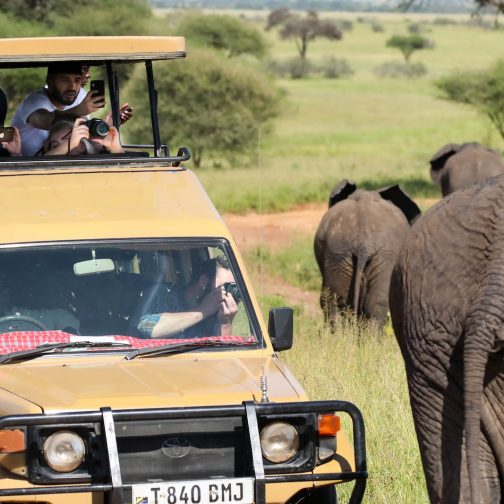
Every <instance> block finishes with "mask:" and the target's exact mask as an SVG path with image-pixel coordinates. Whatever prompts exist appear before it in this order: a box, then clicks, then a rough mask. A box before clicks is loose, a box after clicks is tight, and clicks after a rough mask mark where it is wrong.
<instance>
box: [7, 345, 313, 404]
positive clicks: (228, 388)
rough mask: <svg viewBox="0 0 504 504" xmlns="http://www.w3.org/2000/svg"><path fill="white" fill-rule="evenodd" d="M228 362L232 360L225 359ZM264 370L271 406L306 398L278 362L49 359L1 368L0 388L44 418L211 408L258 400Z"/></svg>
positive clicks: (52, 357) (249, 360)
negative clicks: (102, 410) (104, 410)
mask: <svg viewBox="0 0 504 504" xmlns="http://www.w3.org/2000/svg"><path fill="white" fill-rule="evenodd" d="M227 355H228V356H229V354H227ZM263 367H264V371H265V375H266V376H267V383H268V397H269V399H270V400H272V401H277V402H285V401H299V399H300V394H301V395H302V394H303V392H302V391H301V390H297V389H298V384H297V382H296V381H295V379H293V378H292V377H291V376H290V373H289V372H288V370H287V369H284V367H283V365H281V364H280V363H279V362H278V360H277V359H266V360H265V359H261V358H248V357H247V358H229V357H228V358H223V359H220V358H217V359H216V358H211V359H206V358H202V357H199V356H194V358H190V359H188V358H177V357H173V356H171V357H170V356H167V357H163V358H137V359H135V360H131V361H126V360H124V359H123V357H117V356H97V357H95V358H93V360H92V362H90V359H89V358H83V357H77V356H75V357H65V358H61V357H54V356H47V357H42V358H39V359H36V360H33V361H28V362H23V363H16V364H9V365H4V366H1V367H0V384H1V385H0V386H1V388H2V389H4V390H5V391H7V392H10V393H11V394H14V395H16V396H18V397H20V398H23V399H25V400H27V401H30V402H31V403H33V404H37V405H38V406H40V408H41V409H42V411H44V412H46V413H50V412H53V413H55V412H61V411H71V410H95V409H99V408H101V407H106V406H108V407H110V408H112V409H128V408H159V407H172V406H201V405H206V406H211V405H225V404H240V403H241V402H243V401H247V400H258V401H259V400H260V399H261V387H260V381H259V378H260V375H261V370H262V368H263Z"/></svg>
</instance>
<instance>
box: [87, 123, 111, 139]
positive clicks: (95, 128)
mask: <svg viewBox="0 0 504 504" xmlns="http://www.w3.org/2000/svg"><path fill="white" fill-rule="evenodd" d="M84 124H85V125H86V126H87V127H88V128H89V136H90V137H91V138H93V137H94V138H97V137H100V138H105V137H106V136H107V133H108V131H109V129H110V127H109V125H108V124H107V123H106V122H105V121H102V120H101V119H96V118H93V119H88V120H87V121H86V122H85V123H84Z"/></svg>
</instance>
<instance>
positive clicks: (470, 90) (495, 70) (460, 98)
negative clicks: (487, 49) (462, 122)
mask: <svg viewBox="0 0 504 504" xmlns="http://www.w3.org/2000/svg"><path fill="white" fill-rule="evenodd" d="M435 84H436V86H437V87H438V88H439V89H441V91H443V93H444V94H445V96H446V97H447V98H448V99H449V100H452V101H454V102H458V103H465V104H469V105H472V106H473V107H474V108H476V109H477V110H478V111H479V112H481V113H482V114H485V115H487V116H488V118H489V119H490V120H491V121H492V123H493V124H494V126H495V127H496V128H497V130H498V131H499V134H500V135H501V136H502V138H504V60H500V61H498V62H497V63H496V64H494V65H493V66H492V67H491V68H490V69H489V70H486V71H482V72H481V71H480V72H475V71H472V72H471V71H468V72H460V71H459V72H456V73H454V74H452V75H449V76H446V77H443V78H441V79H438V80H437V81H436V82H435Z"/></svg>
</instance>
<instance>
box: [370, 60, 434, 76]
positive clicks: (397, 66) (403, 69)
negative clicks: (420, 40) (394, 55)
mask: <svg viewBox="0 0 504 504" xmlns="http://www.w3.org/2000/svg"><path fill="white" fill-rule="evenodd" d="M374 73H375V75H376V76H377V77H388V78H392V79H399V78H403V77H405V78H408V79H412V78H415V77H422V76H423V75H425V74H426V73H427V67H426V66H425V65H424V64H423V63H399V62H397V61H388V62H386V63H384V64H383V65H380V66H378V67H376V68H375V69H374Z"/></svg>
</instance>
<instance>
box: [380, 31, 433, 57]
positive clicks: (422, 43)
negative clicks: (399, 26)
mask: <svg viewBox="0 0 504 504" xmlns="http://www.w3.org/2000/svg"><path fill="white" fill-rule="evenodd" d="M387 47H395V48H396V49H399V50H400V51H401V52H402V54H403V56H404V59H405V60H406V62H409V59H410V57H411V55H412V54H413V53H414V52H415V51H418V50H420V49H425V48H427V47H430V42H429V40H428V39H426V38H424V37H422V36H421V35H418V34H413V35H393V36H392V37H390V38H389V39H388V40H387Z"/></svg>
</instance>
